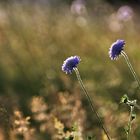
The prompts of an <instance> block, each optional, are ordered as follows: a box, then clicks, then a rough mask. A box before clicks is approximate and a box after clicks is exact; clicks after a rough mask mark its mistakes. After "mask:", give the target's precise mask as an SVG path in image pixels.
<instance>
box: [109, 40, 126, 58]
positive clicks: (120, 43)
mask: <svg viewBox="0 0 140 140" xmlns="http://www.w3.org/2000/svg"><path fill="white" fill-rule="evenodd" d="M124 46H125V41H124V40H121V39H119V40H117V41H116V42H114V43H113V44H112V45H111V47H110V49H109V57H110V58H111V59H112V60H115V59H117V58H118V57H119V55H120V54H121V52H122V51H123V48H124Z"/></svg>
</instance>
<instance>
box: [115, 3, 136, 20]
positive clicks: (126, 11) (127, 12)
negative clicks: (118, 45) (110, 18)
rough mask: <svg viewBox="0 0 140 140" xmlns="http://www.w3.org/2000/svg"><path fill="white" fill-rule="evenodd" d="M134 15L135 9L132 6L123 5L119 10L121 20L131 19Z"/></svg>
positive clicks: (118, 14)
mask: <svg viewBox="0 0 140 140" xmlns="http://www.w3.org/2000/svg"><path fill="white" fill-rule="evenodd" d="M133 15H134V12H133V9H132V8H131V7H130V6H127V5H125V6H122V7H120V8H119V9H118V11H117V14H116V16H117V18H118V19H119V20H121V21H128V20H131V19H132V17H133Z"/></svg>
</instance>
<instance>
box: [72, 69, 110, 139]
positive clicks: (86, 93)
mask: <svg viewBox="0 0 140 140" xmlns="http://www.w3.org/2000/svg"><path fill="white" fill-rule="evenodd" d="M74 71H75V73H76V76H77V79H78V81H79V84H80V86H81V88H82V89H83V91H84V93H85V95H86V97H87V100H88V102H89V104H90V107H91V110H92V112H93V113H95V115H96V117H97V118H98V121H99V124H100V126H101V127H102V129H103V131H104V133H105V134H106V136H107V138H108V140H111V138H110V136H109V134H108V131H107V129H106V128H105V127H104V125H103V123H102V121H101V118H100V116H99V114H98V112H97V111H96V109H95V104H94V103H93V101H92V100H91V98H90V96H89V94H88V92H87V90H86V88H85V86H84V84H83V82H82V79H81V77H80V73H79V71H78V69H77V68H74Z"/></svg>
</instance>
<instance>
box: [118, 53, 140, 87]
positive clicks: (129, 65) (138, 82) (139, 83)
mask: <svg viewBox="0 0 140 140" xmlns="http://www.w3.org/2000/svg"><path fill="white" fill-rule="evenodd" d="M121 54H122V56H123V57H124V58H125V61H126V63H127V65H128V67H129V69H130V71H131V73H132V75H133V76H134V79H135V80H136V81H137V84H138V87H139V88H140V81H139V78H138V76H137V74H136V72H135V70H134V68H133V67H132V65H131V63H130V61H129V58H128V56H127V54H126V53H125V52H124V51H122V52H121Z"/></svg>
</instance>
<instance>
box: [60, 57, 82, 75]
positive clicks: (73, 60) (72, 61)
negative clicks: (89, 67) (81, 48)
mask: <svg viewBox="0 0 140 140" xmlns="http://www.w3.org/2000/svg"><path fill="white" fill-rule="evenodd" d="M79 62H80V57H79V56H71V57H68V58H67V59H66V60H65V61H64V63H63V65H62V71H64V72H65V73H66V74H71V73H72V71H73V69H74V68H76V67H77V65H78V64H79Z"/></svg>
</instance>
